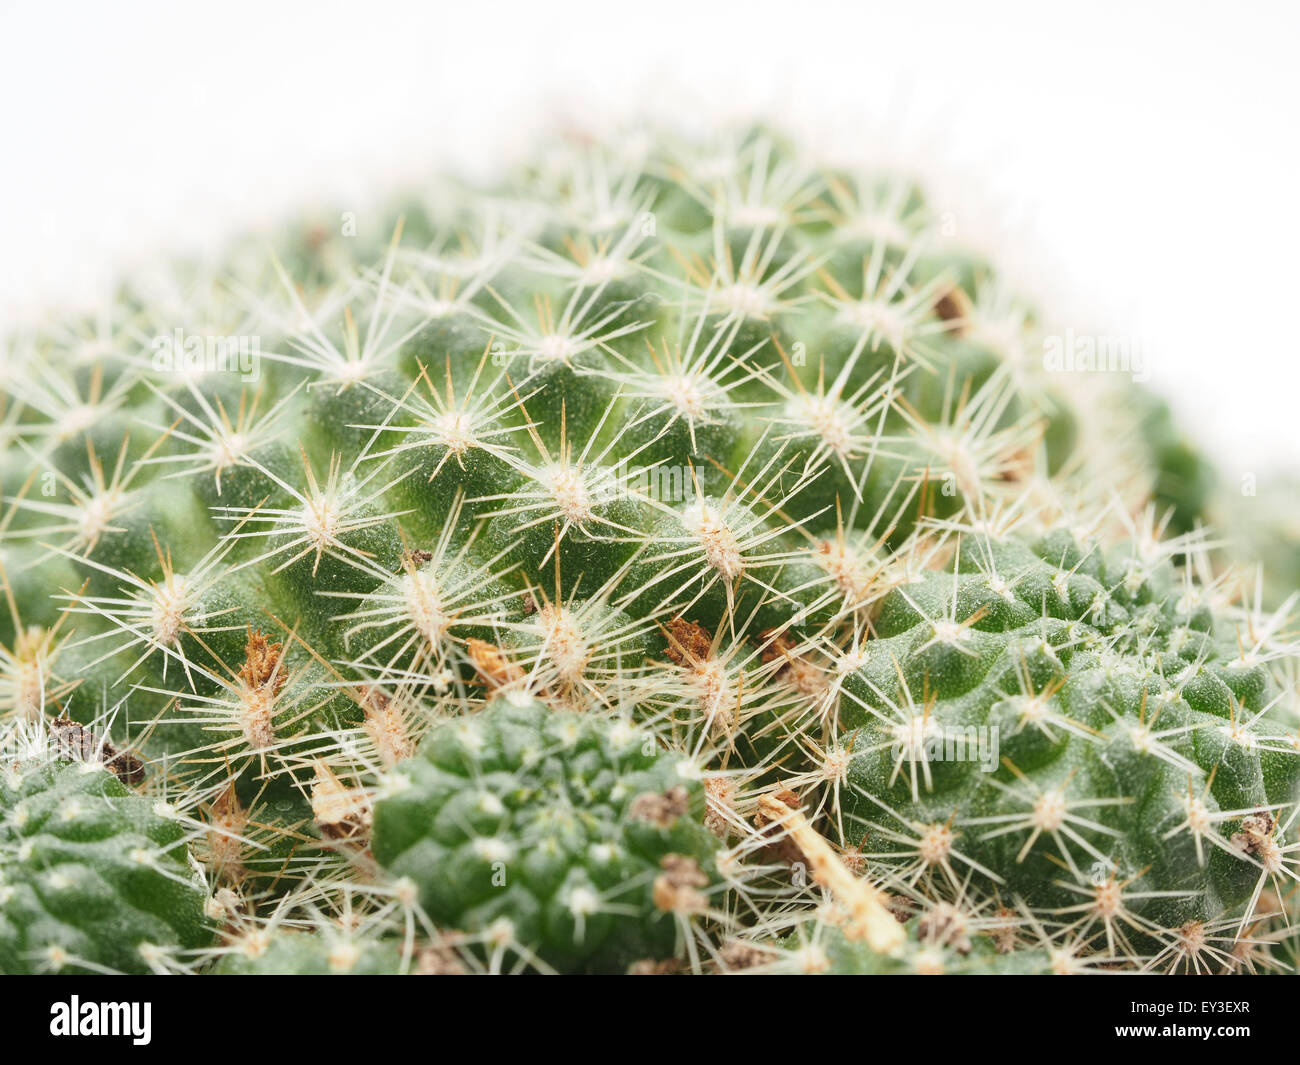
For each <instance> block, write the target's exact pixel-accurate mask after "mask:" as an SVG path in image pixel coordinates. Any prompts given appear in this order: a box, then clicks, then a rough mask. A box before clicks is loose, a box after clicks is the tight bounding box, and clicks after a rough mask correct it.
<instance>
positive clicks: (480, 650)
mask: <svg viewBox="0 0 1300 1065" xmlns="http://www.w3.org/2000/svg"><path fill="white" fill-rule="evenodd" d="M465 649H466V650H467V651H468V652H469V657H470V661H471V662H473V663H474V668H475V669H476V670H478V675H479V676H480V677H482V678H483V683H484V684H486V685H487V687H488V689H489V690H491V691H494V690H496V689H497V688H504V687H507V686H508V685H511V684H515V683H517V682H519V681H521V680H523V678H524V671H523V670H522V669H520V668H519V666H517V665H516V664H515V663H514V662H512V661H511V660H510V659H509V658H508V657H507V656H506V654H505V652H503V651H502V650H501V648H499V647H497V646H495V645H494V644H490V643H488V642H487V641H486V640H479V639H475V638H474V637H473V636H471V637H470V638H469V639H468V640H466V641H465Z"/></svg>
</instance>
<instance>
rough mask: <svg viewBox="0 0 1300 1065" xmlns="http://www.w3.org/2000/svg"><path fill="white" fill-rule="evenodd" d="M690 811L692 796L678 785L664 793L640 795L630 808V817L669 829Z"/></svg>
mask: <svg viewBox="0 0 1300 1065" xmlns="http://www.w3.org/2000/svg"><path fill="white" fill-rule="evenodd" d="M689 809H690V795H689V793H688V792H687V791H686V789H685V788H684V787H682V786H681V785H678V786H677V787H675V788H669V789H668V790H667V791H665V792H662V793H658V792H645V793H644V794H642V795H638V796H637V797H636V798H635V799H633V800H632V802H631V805H630V806H629V807H628V816H629V817H631V818H633V819H634V820H637V821H645V822H646V823H648V824H651V825H655V826H656V827H658V828H668V827H669V826H670V825H671V824H672V823H673V822H674V821H676V820H677V818H679V817H681V816H682V815H683V814H685V813H686V812H687V810H689Z"/></svg>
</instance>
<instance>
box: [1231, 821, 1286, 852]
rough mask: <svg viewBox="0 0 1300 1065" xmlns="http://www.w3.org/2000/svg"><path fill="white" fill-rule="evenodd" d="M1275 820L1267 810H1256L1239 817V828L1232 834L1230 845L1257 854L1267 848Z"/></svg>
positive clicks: (1275, 823)
mask: <svg viewBox="0 0 1300 1065" xmlns="http://www.w3.org/2000/svg"><path fill="white" fill-rule="evenodd" d="M1276 825H1277V821H1276V819H1275V818H1274V817H1273V814H1272V812H1271V811H1269V810H1257V811H1256V812H1255V813H1253V814H1249V815H1248V816H1246V817H1243V818H1242V819H1241V828H1239V829H1238V830H1237V831H1236V832H1234V833H1233V834H1232V840H1231V842H1232V845H1233V846H1234V847H1236V848H1237V849H1238V850H1240V851H1245V852H1246V853H1247V854H1254V855H1259V854H1260V853H1261V852H1262V851H1264V850H1265V849H1266V848H1267V845H1268V842H1269V841H1270V839H1271V837H1272V835H1273V829H1274V828H1275V827H1276Z"/></svg>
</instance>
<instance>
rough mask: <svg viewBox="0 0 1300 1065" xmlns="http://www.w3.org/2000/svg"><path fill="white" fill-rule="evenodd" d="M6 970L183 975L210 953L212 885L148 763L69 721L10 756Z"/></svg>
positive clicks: (13, 746) (34, 735)
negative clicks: (206, 885) (148, 782)
mask: <svg viewBox="0 0 1300 1065" xmlns="http://www.w3.org/2000/svg"><path fill="white" fill-rule="evenodd" d="M0 758H2V759H3V762H2V763H0V815H2V819H0V858H2V859H3V860H2V861H0V970H2V971H4V972H6V973H39V972H82V973H86V972H90V973H147V972H175V971H181V970H183V969H184V968H185V967H186V965H187V963H188V962H189V960H190V959H189V957H188V955H189V953H190V952H193V951H195V950H197V949H199V948H202V947H206V946H207V945H208V941H209V939H210V938H211V931H210V930H209V929H208V928H207V927H206V925H205V921H204V916H203V902H204V890H203V882H202V879H201V877H199V876H198V875H197V874H196V872H195V870H194V869H192V868H191V867H190V865H189V863H188V862H187V860H186V847H185V844H186V832H185V829H184V828H183V826H182V825H181V824H180V823H179V822H178V820H177V818H176V816H175V813H174V811H172V810H170V809H169V808H168V807H167V806H166V804H164V803H162V802H151V801H150V800H149V799H147V798H145V797H143V796H140V795H135V794H132V793H131V791H130V790H129V788H128V784H129V783H130V781H131V778H132V777H133V776H134V775H135V774H137V773H138V772H139V770H140V767H139V763H138V760H135V759H133V758H132V757H131V756H130V755H129V754H127V753H123V754H118V753H117V752H115V751H114V750H113V748H112V745H111V744H107V743H105V742H104V740H103V739H102V738H99V737H96V736H95V735H94V734H93V733H92V732H90V731H89V730H87V729H84V728H83V727H82V726H80V725H77V724H75V723H73V722H70V721H68V720H67V719H60V720H59V721H56V722H54V723H53V724H52V725H51V727H50V729H49V731H48V732H47V731H44V730H41V731H32V730H28V729H24V730H11V732H10V733H9V734H8V735H6V736H5V738H4V746H3V749H0Z"/></svg>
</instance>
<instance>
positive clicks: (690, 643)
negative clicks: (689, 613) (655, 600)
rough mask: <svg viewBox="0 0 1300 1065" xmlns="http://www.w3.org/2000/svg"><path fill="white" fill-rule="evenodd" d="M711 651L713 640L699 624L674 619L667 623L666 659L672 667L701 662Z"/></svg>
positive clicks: (680, 618) (678, 618) (677, 618)
mask: <svg viewBox="0 0 1300 1065" xmlns="http://www.w3.org/2000/svg"><path fill="white" fill-rule="evenodd" d="M712 650H713V640H712V638H711V637H710V636H709V634H708V632H707V631H706V630H705V628H704V626H702V625H701V624H700V623H699V622H696V621H687V620H686V619H685V618H682V617H676V618H673V619H672V621H670V622H668V651H667V652H666V653H667V655H668V658H669V660H670V661H672V663H673V664H674V665H677V666H684V665H693V664H695V663H697V662H703V661H704V660H705V659H707V658H708V657H709V654H710V652H711V651H712Z"/></svg>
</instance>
